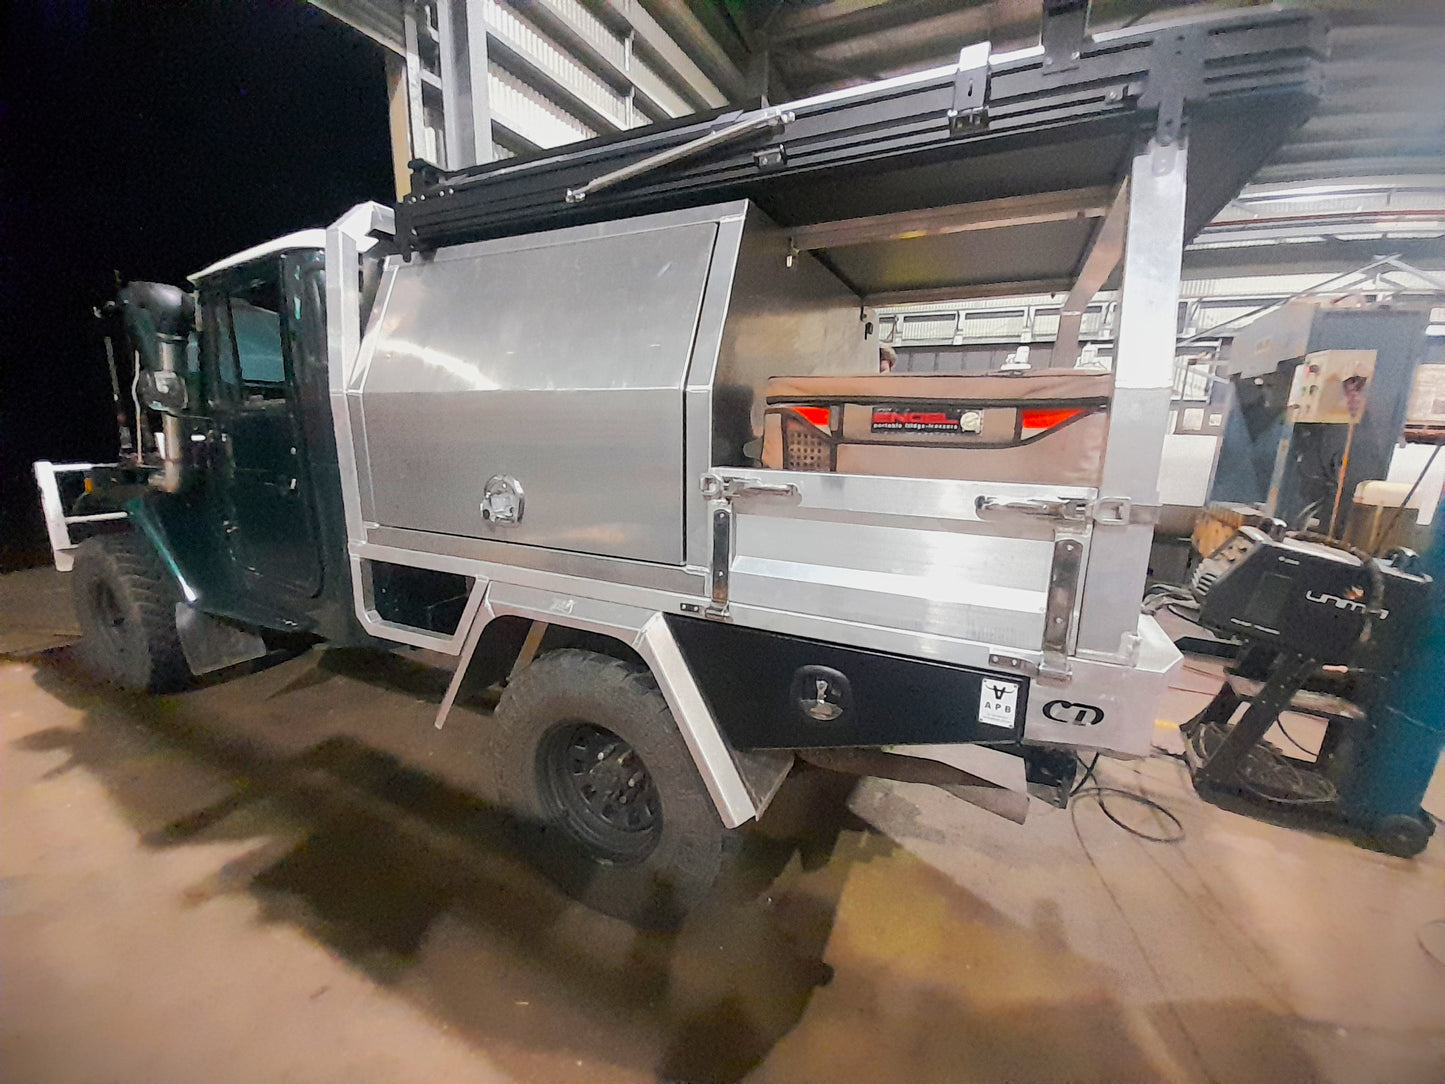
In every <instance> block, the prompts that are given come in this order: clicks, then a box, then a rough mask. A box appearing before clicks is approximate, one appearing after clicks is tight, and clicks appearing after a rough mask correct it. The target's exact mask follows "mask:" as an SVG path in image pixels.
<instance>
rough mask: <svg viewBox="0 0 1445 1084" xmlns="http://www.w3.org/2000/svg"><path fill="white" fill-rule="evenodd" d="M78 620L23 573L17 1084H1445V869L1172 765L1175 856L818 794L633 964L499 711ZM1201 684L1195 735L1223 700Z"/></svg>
mask: <svg viewBox="0 0 1445 1084" xmlns="http://www.w3.org/2000/svg"><path fill="white" fill-rule="evenodd" d="M69 620H70V619H69V617H68V607H67V604H66V600H65V594H64V588H63V585H62V584H61V583H60V582H59V578H58V577H56V576H55V575H54V574H51V573H48V572H31V573H21V574H16V575H13V576H7V577H0V651H3V652H4V653H5V659H6V661H0V724H3V744H0V878H3V879H0V969H3V971H0V978H3V983H0V996H3V1003H0V1075H3V1078H4V1079H5V1080H6V1081H13V1082H27V1084H29V1082H44V1084H50V1082H57V1084H59V1082H69V1081H75V1082H86V1084H89V1082H93V1081H114V1082H120V1084H131V1082H134V1084H170V1082H177V1084H183V1082H192V1081H207V1082H230V1081H235V1082H247V1084H253V1082H256V1081H327V1082H330V1081H342V1080H344V1081H347V1082H348V1084H352V1082H364V1081H386V1082H402V1081H419V1082H420V1081H425V1082H426V1084H436V1082H437V1081H447V1082H452V1081H503V1080H518V1081H537V1082H548V1084H551V1082H569V1081H647V1080H658V1079H661V1080H669V1081H673V1080H675V1081H697V1082H701V1081H712V1080H737V1079H743V1078H746V1079H748V1080H753V1081H828V1082H834V1081H838V1082H842V1081H860V1082H862V1081H867V1082H870V1084H871V1082H876V1081H883V1080H888V1081H891V1080H899V1081H909V1082H921V1081H935V1080H936V1081H975V1080H977V1081H1052V1080H1059V1081H1152V1080H1168V1081H1231V1082H1247V1081H1268V1082H1270V1084H1283V1082H1288V1081H1323V1080H1339V1081H1392V1082H1413V1081H1418V1082H1439V1081H1442V1080H1445V963H1442V962H1440V961H1437V959H1436V958H1434V957H1432V955H1430V953H1429V951H1427V949H1428V948H1433V949H1434V951H1435V952H1436V953H1440V952H1441V951H1442V950H1441V949H1440V947H1439V941H1440V940H1445V938H1441V937H1440V933H1441V926H1440V924H1438V923H1436V924H1434V925H1430V923H1431V922H1432V921H1433V920H1439V919H1442V918H1445V842H1442V841H1441V840H1438V839H1437V840H1436V841H1435V842H1434V843H1432V845H1431V847H1430V848H1429V850H1427V851H1426V853H1425V854H1424V855H1423V856H1422V857H1421V858H1419V859H1417V860H1415V861H1405V860H1401V859H1395V858H1389V857H1386V856H1383V855H1379V854H1374V853H1371V852H1368V851H1364V850H1360V849H1357V848H1355V847H1353V846H1351V845H1350V844H1348V843H1345V842H1343V841H1340V840H1336V839H1332V838H1328V837H1324V836H1315V835H1311V834H1308V833H1303V832H1297V831H1290V830H1287V829H1284V828H1278V827H1273V826H1270V825H1266V824H1261V823H1258V822H1255V821H1252V820H1249V819H1246V818H1243V817H1239V816H1235V815H1232V814H1229V813H1226V812H1223V811H1221V810H1218V809H1215V808H1213V807H1211V806H1207V805H1204V804H1202V803H1200V802H1199V801H1198V800H1197V799H1196V798H1195V797H1194V795H1193V792H1192V791H1191V790H1190V788H1189V786H1188V783H1187V780H1186V779H1185V778H1184V777H1183V775H1182V774H1181V768H1180V767H1179V765H1178V764H1176V763H1175V762H1172V761H1169V760H1165V759H1153V760H1149V761H1145V762H1142V763H1138V764H1114V763H1111V764H1109V765H1107V766H1106V767H1102V768H1101V769H1100V772H1101V775H1103V777H1104V779H1105V780H1106V781H1107V782H1109V783H1110V784H1111V785H1118V786H1124V787H1128V788H1131V789H1136V790H1139V791H1142V792H1143V793H1145V794H1148V795H1151V796H1153V797H1155V798H1157V799H1158V800H1159V801H1161V802H1163V803H1164V804H1165V805H1167V806H1168V807H1169V808H1170V809H1172V810H1173V811H1174V813H1175V814H1176V815H1177V816H1178V817H1179V819H1180V821H1181V822H1182V823H1183V826H1184V829H1185V833H1186V835H1185V839H1184V840H1183V842H1181V843H1178V844H1174V845H1168V844H1151V843H1145V842H1142V841H1140V840H1138V839H1136V838H1134V837H1132V836H1130V835H1128V834H1126V833H1125V832H1123V831H1122V830H1120V829H1119V828H1118V827H1116V826H1115V825H1113V824H1111V823H1110V822H1109V821H1108V820H1106V819H1105V817H1104V816H1103V814H1102V813H1101V811H1100V809H1099V807H1098V805H1097V803H1095V802H1092V801H1082V802H1078V803H1076V804H1075V806H1074V807H1073V809H1072V810H1070V811H1068V812H1063V811H1057V810H1051V809H1048V808H1046V807H1043V806H1036V808H1035V809H1034V811H1033V812H1032V814H1031V815H1030V818H1029V822H1028V823H1027V824H1026V825H1023V826H1017V825H1013V824H1010V823H1008V822H1005V821H1001V820H998V819H996V818H994V817H992V816H990V815H989V814H987V813H984V812H982V811H981V810H977V809H975V808H974V807H972V806H969V805H965V804H963V803H961V802H959V801H957V800H956V799H953V798H951V797H950V796H948V795H945V794H943V793H942V792H938V791H934V790H932V789H930V788H926V787H918V786H912V785H905V784H883V783H867V784H864V785H862V786H860V787H859V788H858V789H857V790H856V791H855V792H854V793H853V794H852V796H851V799H849V808H844V806H843V797H844V795H845V794H846V790H847V788H846V786H845V785H844V784H842V783H841V782H840V780H839V778H838V777H834V776H830V775H828V774H827V773H821V772H810V773H807V774H804V775H801V776H799V777H796V778H795V779H794V780H793V781H792V782H790V784H789V785H788V787H787V788H786V789H785V791H784V792H783V793H782V794H781V795H780V797H779V800H778V803H777V806H776V808H775V810H774V811H773V812H772V813H771V814H770V815H769V817H768V818H767V819H766V821H765V823H764V825H763V826H762V828H761V829H759V830H758V831H757V832H756V833H755V835H754V839H753V840H752V843H751V846H750V851H749V854H750V857H749V862H748V867H747V869H746V874H747V875H746V876H744V877H743V878H742V879H741V880H740V882H739V883H738V884H736V885H734V886H733V889H732V890H731V892H730V894H729V895H728V896H727V897H726V899H725V900H724V901H723V902H720V903H719V904H718V905H717V906H716V907H714V908H713V909H711V910H710V911H709V912H707V913H704V914H699V915H696V916H694V917H693V918H692V919H690V920H689V922H688V924H687V925H686V926H685V927H684V928H683V930H682V931H681V932H680V933H678V934H676V935H674V936H666V935H660V934H638V933H636V932H634V931H633V930H631V929H629V928H627V927H626V926H624V925H623V924H621V923H618V922H615V921H613V920H610V919H606V918H602V917H599V916H596V915H594V914H591V913H590V912H587V911H586V910H584V909H582V908H580V907H578V906H576V905H574V904H571V903H570V902H569V901H567V900H566V899H564V898H562V897H561V896H559V895H558V894H557V893H556V892H554V891H553V890H552V889H551V888H550V887H549V886H548V885H547V884H546V883H545V882H543V881H542V880H540V879H539V878H538V877H537V876H536V875H535V874H534V873H533V872H532V871H531V870H530V869H529V867H528V866H527V864H526V863H525V861H524V860H523V859H522V858H521V857H519V856H518V855H517V854H515V853H514V852H513V850H512V849H511V847H510V846H509V844H508V842H507V840H508V838H509V837H508V836H507V833H506V832H505V830H504V828H505V826H503V825H501V824H499V823H498V820H497V818H496V816H495V815H494V814H492V813H490V812H489V811H488V810H487V809H486V807H485V806H484V805H482V804H479V803H478V802H477V801H476V800H475V799H474V798H473V797H471V796H470V794H469V792H470V791H471V790H473V789H474V788H477V787H478V786H480V783H479V780H480V779H481V772H480V770H479V765H478V764H477V763H476V756H475V753H474V749H475V747H476V736H477V734H478V733H479V732H480V730H481V729H482V728H483V727H485V726H486V725H487V718H486V716H485V714H484V713H471V712H467V713H460V712H459V713H458V714H457V715H456V716H454V718H453V721H452V722H451V723H449V724H448V726H447V729H446V730H444V731H442V732H440V733H438V732H436V731H435V730H433V729H432V728H431V726H430V719H431V713H432V704H433V703H434V702H435V701H436V700H437V699H439V697H440V694H441V689H442V687H443V684H444V681H445V675H444V674H441V673H438V672H437V671H434V670H431V669H429V668H427V667H425V666H422V665H421V664H419V663H418V662H416V661H413V660H408V659H403V658H399V657H390V656H382V657H377V656H372V655H365V654H361V653H350V652H342V651H320V650H315V651H312V652H309V653H307V654H305V655H302V656H299V657H296V658H292V659H289V660H287V661H283V662H281V663H279V664H278V665H274V666H270V667H269V668H266V669H259V670H257V671H255V672H252V673H248V674H245V675H243V676H238V677H235V678H233V679H232V680H229V681H225V682H220V683H214V684H211V685H209V686H208V687H205V688H201V689H198V690H195V691H192V692H189V693H187V694H185V695H182V696H177V697H169V698H156V699H147V698H133V697H127V696H121V695H118V694H115V693H113V692H108V691H106V690H104V689H100V688H97V687H95V686H92V685H90V684H88V683H87V682H86V681H85V680H84V679H83V677H81V676H80V675H78V674H77V673H76V672H75V671H74V668H73V667H72V666H71V664H70V662H69V660H68V654H67V652H66V651H65V650H64V649H63V648H57V647H56V645H59V644H62V643H64V642H65V641H66V640H68V638H69V629H68V622H69ZM1180 684H1181V686H1183V688H1181V690H1179V691H1177V692H1176V693H1175V694H1174V695H1173V696H1172V697H1171V700H1170V703H1169V705H1168V713H1169V718H1168V719H1166V720H1165V721H1164V722H1163V723H1162V724H1161V727H1160V730H1159V737H1160V740H1161V742H1164V743H1167V742H1169V741H1170V740H1177V737H1178V736H1177V731H1174V730H1172V729H1171V728H1170V726H1169V723H1170V721H1172V722H1176V723H1177V722H1178V721H1179V720H1180V719H1182V718H1185V717H1187V716H1188V715H1189V714H1190V713H1191V712H1192V711H1193V710H1194V708H1195V706H1196V705H1197V704H1199V703H1200V702H1201V698H1202V696H1204V695H1207V694H1208V693H1210V692H1212V691H1213V689H1214V687H1215V683H1214V681H1213V679H1212V678H1211V677H1209V676H1208V675H1207V674H1202V673H1198V672H1195V671H1186V672H1185V675H1184V678H1183V679H1182V680H1181V682H1180ZM1191 690H1192V691H1191ZM1297 736H1298V735H1297ZM1441 782H1442V780H1441V779H1439V778H1437V781H1436V785H1437V788H1438V787H1439V786H1440V785H1441ZM1432 800H1433V801H1438V800H1439V799H1438V798H1435V799H1432ZM1118 812H1119V813H1120V814H1121V815H1122V816H1128V815H1129V810H1128V809H1126V808H1122V807H1121V808H1120V809H1119V810H1118ZM1139 823H1140V824H1141V826H1143V827H1146V828H1150V829H1151V830H1154V831H1158V830H1159V825H1158V824H1153V823H1150V822H1148V821H1147V820H1144V821H1140V822H1139Z"/></svg>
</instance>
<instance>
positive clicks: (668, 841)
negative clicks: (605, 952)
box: [484, 649, 731, 927]
mask: <svg viewBox="0 0 1445 1084" xmlns="http://www.w3.org/2000/svg"><path fill="white" fill-rule="evenodd" d="M484 753H485V755H486V757H487V760H488V762H489V764H490V765H491V766H492V768H493V771H494V772H495V774H496V780H497V783H498V790H499V791H500V796H501V798H502V800H503V801H504V802H505V803H506V804H507V806H508V807H509V809H510V811H511V812H513V813H515V814H516V815H517V816H518V817H519V818H520V819H521V820H522V821H523V823H524V825H525V826H526V827H527V828H528V829H529V830H530V831H531V832H532V833H533V834H534V835H535V837H536V840H537V842H538V844H539V847H538V860H539V862H540V863H541V865H542V867H543V869H544V871H545V872H546V873H547V874H548V875H549V876H550V877H552V879H553V880H555V881H556V882H557V883H558V884H559V885H560V886H561V887H562V889H563V890H564V891H566V892H567V893H568V894H570V895H572V896H573V897H574V898H576V899H578V900H581V901H582V902H583V903H585V904H587V905H588V906H590V907H593V908H595V909H596V910H599V911H603V912H605V913H607V914H611V915H616V916H617V917H619V918H623V919H626V920H628V921H629V922H633V923H636V924H637V925H640V926H649V927H667V926H672V925H675V924H676V923H677V922H679V921H680V920H681V918H682V916H683V915H684V914H685V913H686V912H687V911H688V910H689V909H691V908H692V907H693V906H695V905H696V904H697V903H698V902H700V901H701V900H702V899H704V898H705V897H706V896H707V894H708V892H709V890H710V889H711V888H712V885H713V882H714V881H715V880H716V879H717V876H718V873H719V871H720V870H721V867H722V860H723V853H724V850H725V844H726V842H727V840H728V837H729V836H730V835H731V833H729V832H728V831H727V830H726V829H725V828H724V827H723V825H722V822H721V821H720V820H719V819H718V815H717V811H716V809H715V808H714V806H713V803H712V799H711V797H709V795H708V793H707V788H706V786H704V784H703V781H702V778H701V777H700V776H699V775H698V772H697V768H696V766H695V765H694V764H693V761H692V755H691V754H690V753H689V752H688V749H687V746H686V744H685V743H684V742H683V740H682V735H681V734H680V733H679V732H678V729H677V724H676V723H675V722H674V721H673V718H672V713H671V712H670V711H669V710H668V707H667V703H666V701H665V700H664V699H663V697H662V693H661V692H660V691H659V690H658V688H657V683H656V682H655V681H654V680H653V678H652V675H651V674H650V673H648V672H647V670H646V669H645V668H644V667H642V666H639V665H637V664H636V663H631V662H624V661H622V660H620V659H614V658H610V657H608V656H606V655H599V654H597V653H595V652H591V651H578V650H572V649H568V650H562V651H554V652H551V653H549V654H547V655H544V656H542V657H541V658H540V659H538V660H537V661H536V662H534V663H533V664H532V665H531V666H529V667H527V669H526V670H524V671H523V672H522V673H521V675H519V676H518V678H517V679H516V680H515V681H513V682H512V683H511V684H509V685H508V686H507V691H506V693H504V694H503V696H502V700H501V703H500V704H498V706H497V710H496V713H495V715H494V717H493V719H492V722H491V725H490V726H489V727H488V731H487V748H486V749H485V750H484Z"/></svg>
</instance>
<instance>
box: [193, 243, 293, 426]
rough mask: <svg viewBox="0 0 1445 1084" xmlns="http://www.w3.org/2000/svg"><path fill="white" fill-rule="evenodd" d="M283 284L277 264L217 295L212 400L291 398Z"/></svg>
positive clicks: (212, 302) (212, 303) (210, 309)
mask: <svg viewBox="0 0 1445 1084" xmlns="http://www.w3.org/2000/svg"><path fill="white" fill-rule="evenodd" d="M281 305H282V295H281V284H280V282H279V281H278V279H277V275H276V269H275V267H274V265H270V266H267V267H266V268H264V269H262V270H261V271H260V273H256V274H250V275H244V276H243V277H241V278H239V279H236V280H233V281H232V282H231V283H230V284H229V285H228V286H227V287H226V288H225V289H223V290H221V291H218V292H216V293H214V294H212V295H211V296H210V298H209V300H208V304H207V306H206V319H207V323H208V325H209V326H210V327H211V329H212V335H211V336H210V339H211V343H212V349H213V351H214V358H213V365H214V368H213V372H214V374H215V382H216V394H215V395H213V399H225V400H230V401H231V402H243V401H245V402H253V401H256V400H263V399H284V398H286V356H285V351H284V349H283V346H282V342H283V332H284V328H283V324H282V320H283V315H282V309H281Z"/></svg>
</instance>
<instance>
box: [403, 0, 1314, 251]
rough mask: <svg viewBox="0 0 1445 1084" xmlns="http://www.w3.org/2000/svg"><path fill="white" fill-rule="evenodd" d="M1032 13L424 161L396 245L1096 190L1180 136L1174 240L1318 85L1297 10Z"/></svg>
mask: <svg viewBox="0 0 1445 1084" xmlns="http://www.w3.org/2000/svg"><path fill="white" fill-rule="evenodd" d="M1045 25H1046V32H1045V35H1044V41H1045V42H1046V44H1047V46H1048V47H1047V48H1046V47H1045V46H1037V47H1034V48H1029V49H1023V50H1019V51H1016V52H1011V53H1002V54H994V55H992V56H988V55H987V46H975V47H972V48H969V49H964V50H963V52H962V53H961V56H960V62H959V63H958V64H957V65H950V66H947V67H942V68H935V69H933V70H931V71H925V72H918V73H915V74H911V75H906V76H899V77H897V78H893V79H887V80H883V81H880V82H876V83H871V84H867V85H864V86H859V87H853V88H848V89H846V90H842V91H836V92H833V93H830V94H823V95H819V96H817V97H814V98H808V99H804V100H801V101H798V102H793V103H789V104H787V105H783V106H774V107H771V108H768V107H759V108H756V109H751V110H733V111H721V112H718V113H714V114H711V115H704V116H695V117H689V118H686V119H684V120H681V121H675V122H672V123H669V124H666V125H654V126H651V127H647V128H641V129H634V130H632V131H629V132H626V133H622V134H619V135H616V136H612V137H608V138H601V139H594V140H590V141H587V142H584V143H575V144H569V145H567V146H564V147H561V148H558V149H557V150H555V151H549V152H542V153H539V154H536V155H532V156H528V157H523V158H514V159H508V160H505V161H501V162H493V163H489V164H487V165H484V166H477V167H474V168H471V169H466V170H459V171H456V172H453V173H442V172H437V171H435V170H433V169H430V168H429V167H428V168H425V169H423V170H420V171H418V172H417V173H416V174H415V175H414V177H413V191H412V193H411V194H410V195H408V196H407V197H406V198H405V199H403V200H402V202H401V203H400V204H398V205H397V215H396V221H397V241H398V242H399V243H400V245H401V246H402V248H403V250H404V251H406V252H408V253H410V252H412V251H417V250H420V251H429V250H432V249H435V248H438V247H440V246H443V245H450V244H456V243H460V242H464V241H474V240H481V239H485V238H491V237H499V236H506V235H512V234H519V233H529V232H534V231H537V230H544V229H551V228H555V227H560V226H567V225H573V224H580V223H585V222H592V221H598V220H602V219H615V218H624V217H630V216H633V215H638V214H645V213H649V212H653V211H661V210H668V209H673V208H678V207H686V206H696V205H700V204H705V203H714V202H720V201H722V200H727V199H734V198H740V197H745V198H748V199H751V200H753V201H754V202H755V203H756V204H757V205H758V206H759V207H761V208H762V209H763V210H764V211H765V212H766V213H767V214H768V215H769V216H770V217H771V218H772V219H773V220H774V221H776V222H777V223H779V224H780V225H782V226H785V227H792V226H801V225H806V224H812V223H819V222H832V221H837V220H840V219H849V218H856V217H860V216H866V215H876V214H884V213H890V212H902V211H910V210H920V209H927V208H933V207H943V206H952V205H956V204H964V203H973V202H977V201H983V200H996V199H1001V198H1008V197H1027V196H1038V195H1042V194H1046V193H1057V192H1061V191H1065V190H1081V189H1089V188H1098V187H1101V186H1102V187H1110V186H1113V185H1116V184H1117V183H1118V181H1119V180H1120V179H1121V178H1122V176H1123V175H1124V171H1125V170H1126V169H1127V163H1128V161H1129V159H1130V156H1131V155H1132V153H1133V151H1134V149H1135V148H1136V146H1137V145H1138V143H1139V141H1140V140H1141V139H1142V138H1145V137H1147V136H1149V135H1154V136H1156V137H1157V138H1158V139H1159V140H1160V141H1161V142H1164V143H1169V142H1173V141H1174V140H1176V139H1177V138H1178V137H1179V135H1180V133H1181V132H1185V133H1187V136H1188V142H1189V177H1188V179H1189V195H1188V199H1189V202H1188V208H1187V212H1186V230H1187V233H1188V235H1189V236H1192V235H1193V233H1194V232H1195V231H1197V230H1198V229H1199V228H1201V227H1202V226H1203V225H1204V224H1205V223H1207V222H1208V221H1209V220H1210V219H1211V218H1213V217H1214V215H1215V214H1216V213H1217V212H1218V211H1219V210H1220V208H1222V207H1223V206H1224V204H1225V203H1227V202H1228V201H1229V200H1230V199H1232V198H1233V197H1234V195H1235V194H1237V192H1238V191H1239V189H1240V187H1241V186H1242V185H1243V184H1244V183H1245V181H1247V180H1248V178H1249V177H1250V175H1251V174H1253V172H1254V171H1255V170H1256V169H1257V168H1258V167H1259V165H1260V164H1261V162H1262V161H1263V160H1264V159H1265V158H1266V157H1267V156H1268V155H1269V154H1270V153H1271V152H1272V151H1273V150H1274V149H1275V148H1276V147H1278V146H1279V144H1280V143H1281V142H1282V141H1283V140H1284V138H1285V137H1286V135H1287V134H1288V133H1289V131H1290V130H1291V129H1292V128H1294V127H1295V126H1296V125H1298V124H1299V123H1300V122H1302V121H1303V120H1304V119H1305V117H1306V116H1307V115H1308V114H1309V112H1310V111H1311V110H1312V108H1313V107H1314V104H1315V101H1316V100H1317V98H1318V96H1319V93H1320V83H1321V64H1320V61H1321V60H1322V59H1323V56H1324V53H1325V36H1326V31H1325V25H1324V22H1323V20H1322V19H1321V17H1320V16H1319V15H1317V14H1315V13H1313V12H1310V11H1307V10H1301V9H1289V10H1280V9H1272V8H1256V9H1249V10H1245V11H1236V12H1230V13H1225V14H1217V15H1211V16H1208V17H1204V18H1198V17H1196V18H1191V19H1184V20H1179V21H1174V22H1167V23H1150V24H1147V25H1144V26H1138V27H1131V28H1128V29H1124V30H1120V31H1114V32H1110V33H1106V34H1100V35H1097V36H1095V37H1092V38H1089V37H1083V38H1078V37H1075V39H1074V42H1073V45H1072V47H1071V46H1070V44H1069V42H1068V41H1067V40H1065V41H1064V44H1063V46H1062V48H1061V47H1060V45H1059V35H1057V34H1053V35H1051V34H1050V33H1049V32H1048V26H1049V24H1048V22H1047V20H1046V24H1045ZM614 178H616V179H615V180H614ZM599 179H601V181H602V183H600V184H599V183H598V181H599ZM609 181H612V183H608V182H609ZM1060 258H1061V259H1062V258H1063V254H1061V257H1060Z"/></svg>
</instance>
